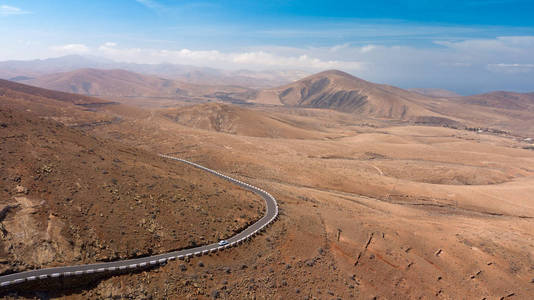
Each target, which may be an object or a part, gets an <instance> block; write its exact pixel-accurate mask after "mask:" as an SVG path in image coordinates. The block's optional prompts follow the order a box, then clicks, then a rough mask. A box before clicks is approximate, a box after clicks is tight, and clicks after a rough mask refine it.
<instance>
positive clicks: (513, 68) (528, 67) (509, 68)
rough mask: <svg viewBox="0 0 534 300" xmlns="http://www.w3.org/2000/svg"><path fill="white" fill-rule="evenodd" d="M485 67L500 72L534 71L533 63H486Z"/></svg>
mask: <svg viewBox="0 0 534 300" xmlns="http://www.w3.org/2000/svg"><path fill="white" fill-rule="evenodd" d="M487 69H488V70H489V71H492V72H502V73H512V74H513V73H528V72H532V71H534V64H503V63H500V64H488V65H487Z"/></svg>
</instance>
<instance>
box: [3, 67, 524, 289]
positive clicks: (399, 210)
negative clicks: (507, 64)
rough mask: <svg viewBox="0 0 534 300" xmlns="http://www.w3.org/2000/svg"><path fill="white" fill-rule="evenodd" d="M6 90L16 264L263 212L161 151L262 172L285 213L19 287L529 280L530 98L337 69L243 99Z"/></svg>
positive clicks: (245, 196) (395, 285)
mask: <svg viewBox="0 0 534 300" xmlns="http://www.w3.org/2000/svg"><path fill="white" fill-rule="evenodd" d="M1 87H2V88H1V89H0V97H1V100H2V102H1V109H2V124H5V127H4V125H2V129H1V130H2V136H3V138H2V144H1V150H0V151H2V154H1V158H2V164H3V165H2V168H3V169H4V170H6V171H5V172H6V173H5V175H4V174H3V176H2V177H3V186H2V187H3V191H2V193H3V197H2V201H3V203H2V205H3V207H4V209H3V210H2V211H3V212H4V215H3V219H2V222H1V224H2V226H3V228H4V229H3V231H2V232H3V239H2V246H3V247H2V248H3V249H2V251H3V252H1V254H2V259H3V260H2V262H3V265H2V267H3V272H4V274H5V273H6V272H12V271H19V270H24V269H28V268H32V267H41V266H52V265H61V264H73V263H84V262H91V261H100V260H110V259H117V258H122V257H134V256H136V255H145V254H147V253H154V252H162V251H168V250H170V249H178V248H182V247H187V246H191V245H194V244H197V245H198V244H204V243H208V242H213V241H216V240H217V239H221V238H224V237H227V236H228V235H231V233H232V232H235V231H238V230H239V229H240V228H243V226H246V224H249V223H250V222H252V221H253V220H255V219H257V218H259V216H261V214H262V205H263V204H262V202H261V200H260V199H258V198H257V197H256V196H254V195H252V194H250V193H248V192H246V191H241V190H239V189H236V188H235V187H234V186H232V185H230V184H229V183H225V182H223V181H221V180H217V179H216V178H213V177H212V176H209V175H207V174H204V173H201V172H200V171H196V170H194V169H190V168H188V167H186V166H181V165H176V164H173V163H169V162H166V161H163V160H162V159H160V158H158V157H157V156H156V154H157V153H166V154H172V155H174V156H178V157H181V158H184V159H188V160H190V161H194V162H197V163H199V164H202V165H204V166H206V167H209V168H211V169H214V170H218V171H220V172H222V173H225V174H228V175H230V176H232V177H235V178H238V179H241V180H243V181H245V182H249V183H251V184H253V185H255V186H258V187H261V188H263V189H265V190H267V191H269V192H270V193H271V194H273V196H275V197H276V198H277V200H278V203H279V205H280V211H281V216H280V219H279V220H278V221H277V222H276V223H274V225H273V226H272V227H270V228H269V229H268V230H267V231H266V232H265V233H263V234H262V235H261V236H260V237H258V238H255V239H254V240H252V241H251V242H250V243H247V244H244V245H242V246H240V247H237V248H235V249H232V250H231V251H226V252H222V253H217V254H212V255H210V256H208V257H202V258H194V259H191V260H187V261H185V262H182V261H176V262H170V263H168V264H166V265H165V266H162V267H160V268H158V269H155V270H150V271H143V272H138V273H133V274H125V275H118V276H113V277H109V278H105V279H100V280H97V281H92V282H88V283H87V284H85V285H79V286H73V287H70V288H65V289H61V290H55V291H43V290H29V291H21V290H19V291H12V292H7V293H6V294H4V295H5V297H7V298H17V297H28V298H32V297H41V296H43V295H45V296H46V297H59V298H65V299H85V298H101V299H106V298H112V297H115V298H134V299H146V298H155V299H159V298H179V299H213V298H221V299H351V298H354V299H436V298H437V299H531V298H532V295H534V198H533V196H532V195H534V151H532V149H533V148H532V144H531V143H532V142H531V141H532V140H529V138H531V137H532V136H533V135H534V132H533V128H534V124H533V120H534V115H533V113H532V111H531V109H530V108H531V105H532V100H531V98H529V94H521V96H520V97H516V98H517V100H516V102H514V103H517V104H514V105H513V106H512V105H511V104H510V103H511V102H509V101H508V99H510V97H509V95H502V94H498V95H496V96H492V97H487V96H478V97H472V98H463V97H452V98H447V97H448V96H447V95H444V94H443V93H440V94H439V95H438V96H432V97H430V96H427V95H425V94H423V93H415V92H410V91H406V90H401V89H399V88H395V87H391V86H384V85H375V84H372V83H370V82H367V81H364V80H360V79H357V78H353V77H348V76H347V74H345V73H343V72H338V71H329V72H326V73H320V74H316V75H313V76H312V77H308V78H305V79H303V80H301V81H297V82H295V83H291V84H289V85H285V86H282V87H280V88H268V89H263V90H257V93H249V94H247V96H246V97H245V98H241V99H240V100H241V102H239V103H240V105H237V104H235V101H226V100H225V99H226V98H224V97H223V98H213V99H210V102H215V103H203V102H207V101H198V102H201V103H200V104H197V103H196V102H195V101H193V100H191V99H189V100H187V101H186V100H180V99H172V101H168V102H165V103H162V102H158V101H154V102H151V98H150V96H152V95H150V94H145V95H142V96H143V97H145V98H144V100H143V101H142V103H141V102H132V103H128V101H127V100H126V99H125V98H122V100H121V101H119V100H117V98H116V97H113V96H110V97H106V98H104V100H99V99H95V98H91V97H86V96H83V98H78V97H82V96H75V95H71V94H66V93H59V94H55V93H56V92H51V91H46V90H42V89H36V88H30V87H27V86H25V85H19V84H13V83H10V82H7V81H6V82H3V85H2V86H1ZM69 95H70V96H69ZM234 96H235V95H234ZM444 96H447V97H444ZM235 97H237V98H238V97H239V96H235ZM481 97H482V98H481ZM232 99H233V98H232ZM481 99H487V100H481ZM117 102H121V103H117ZM230 102H234V104H231V103H230ZM89 103H90V104H91V105H88V104H89ZM150 103H152V104H150ZM466 108H471V109H466ZM474 108H476V109H474ZM29 110H30V111H29ZM28 145H30V146H28ZM140 216H142V217H140ZM143 220H144V221H143ZM21 222H25V224H31V226H28V225H26V226H25V225H24V224H21ZM43 240H44V241H46V244H45V245H47V246H46V247H43V246H41V248H39V246H38V245H42V243H41V242H42V241H43ZM36 247H37V249H39V252H38V253H42V254H40V255H37V256H35V255H31V254H32V253H33V252H32V251H31V250H33V249H34V248H36Z"/></svg>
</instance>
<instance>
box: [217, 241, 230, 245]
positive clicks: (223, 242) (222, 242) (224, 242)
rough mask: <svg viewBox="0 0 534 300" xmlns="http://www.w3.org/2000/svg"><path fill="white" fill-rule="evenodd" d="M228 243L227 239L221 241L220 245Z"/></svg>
mask: <svg viewBox="0 0 534 300" xmlns="http://www.w3.org/2000/svg"><path fill="white" fill-rule="evenodd" d="M224 245H228V242H227V241H225V240H222V241H219V246H224Z"/></svg>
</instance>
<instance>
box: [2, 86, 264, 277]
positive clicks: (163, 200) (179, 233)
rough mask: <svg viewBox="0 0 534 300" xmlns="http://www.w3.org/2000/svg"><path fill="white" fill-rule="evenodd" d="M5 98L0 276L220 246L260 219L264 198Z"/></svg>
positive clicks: (6, 96)
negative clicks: (30, 110)
mask: <svg viewBox="0 0 534 300" xmlns="http://www.w3.org/2000/svg"><path fill="white" fill-rule="evenodd" d="M6 90H7V89H5V88H4V89H3V90H2V92H3V93H4V94H3V96H2V97H4V98H3V99H2V101H0V163H1V166H2V175H1V176H0V180H1V181H0V182H1V186H2V188H1V189H0V194H1V197H0V198H1V200H0V211H1V214H0V228H1V234H2V240H1V242H0V261H1V265H0V272H2V273H6V272H12V271H21V270H25V269H28V268H37V267H45V266H57V265H65V264H76V263H80V264H81V263H89V262H95V261H99V260H113V259H119V258H125V257H134V256H139V255H147V254H151V253H160V252H164V251H169V250H172V249H178V248H183V247H188V246H193V245H199V244H204V243H210V242H215V241H217V240H219V239H222V238H225V237H228V236H230V235H233V234H234V232H236V231H238V230H240V229H241V228H243V227H244V226H246V225H247V224H249V223H250V222H252V221H253V220H255V219H257V218H258V217H259V216H261V215H262V206H263V202H262V200H261V199H258V198H257V197H256V196H254V195H253V194H251V193H249V192H247V191H244V190H239V189H237V188H236V187H235V186H234V185H232V184H230V183H228V182H226V181H223V180H221V179H217V178H215V177H214V176H210V175H208V174H206V173H205V172H201V171H199V170H196V169H194V168H192V167H188V166H186V165H181V164H177V163H175V162H170V161H168V160H164V159H162V158H159V157H157V156H156V155H155V154H156V153H149V152H146V151H142V150H139V149H136V148H132V147H128V146H125V145H121V144H118V143H115V142H114V141H111V140H102V139H98V138H95V137H92V136H89V135H87V134H86V133H84V132H82V131H79V130H76V129H72V128H69V127H66V126H65V125H64V124H62V123H59V122H56V121H52V120H45V119H43V118H42V117H40V116H39V115H37V114H34V113H31V112H28V111H27V110H26V109H25V107H24V106H22V107H21V106H20V105H19V102H18V101H16V99H13V100H9V97H10V96H9V95H11V93H9V92H6ZM38 92H39V93H48V92H47V91H38ZM13 93H14V95H15V96H16V95H17V94H16V92H13ZM35 97H36V98H38V99H39V100H40V101H43V102H45V101H49V102H50V103H48V105H49V106H54V105H57V103H55V102H53V100H50V99H48V100H46V98H42V97H39V96H35ZM59 103H60V105H63V106H65V104H64V103H63V102H59ZM26 104H27V103H26ZM60 111H61V110H60V109H56V110H54V112H60ZM42 114H43V112H41V113H40V115H41V116H42Z"/></svg>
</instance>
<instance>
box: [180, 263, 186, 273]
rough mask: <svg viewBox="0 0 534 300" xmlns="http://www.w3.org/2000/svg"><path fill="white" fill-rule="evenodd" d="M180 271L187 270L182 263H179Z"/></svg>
mask: <svg viewBox="0 0 534 300" xmlns="http://www.w3.org/2000/svg"><path fill="white" fill-rule="evenodd" d="M180 271H182V272H184V271H187V266H186V265H184V264H181V265H180Z"/></svg>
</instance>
